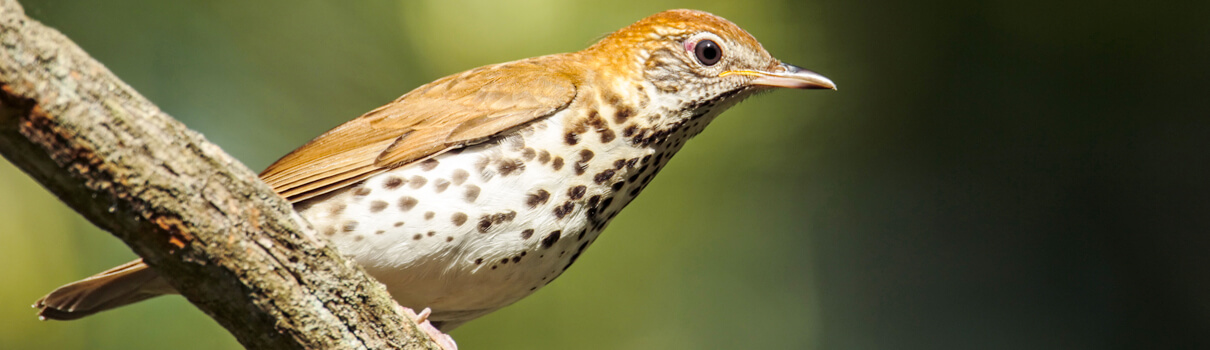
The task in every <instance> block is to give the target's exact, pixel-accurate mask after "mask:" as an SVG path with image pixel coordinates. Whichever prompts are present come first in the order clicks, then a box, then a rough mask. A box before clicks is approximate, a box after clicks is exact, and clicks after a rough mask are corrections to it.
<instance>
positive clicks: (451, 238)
mask: <svg viewBox="0 0 1210 350" xmlns="http://www.w3.org/2000/svg"><path fill="white" fill-rule="evenodd" d="M445 241H446V242H453V241H454V237H450V236H446V237H445Z"/></svg>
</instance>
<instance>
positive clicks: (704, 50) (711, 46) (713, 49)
mask: <svg viewBox="0 0 1210 350" xmlns="http://www.w3.org/2000/svg"><path fill="white" fill-rule="evenodd" d="M693 54H694V55H696V56H697V61H698V62H701V63H702V64H703V65H707V66H713V65H714V64H715V63H718V60H721V59H723V49H722V48H719V47H718V44H716V43H714V41H713V40H710V39H706V40H702V41H699V42H697V45H696V46H694V47H693Z"/></svg>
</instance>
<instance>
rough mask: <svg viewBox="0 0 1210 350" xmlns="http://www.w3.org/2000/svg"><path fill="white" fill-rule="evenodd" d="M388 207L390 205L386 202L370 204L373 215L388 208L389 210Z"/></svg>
mask: <svg viewBox="0 0 1210 350" xmlns="http://www.w3.org/2000/svg"><path fill="white" fill-rule="evenodd" d="M387 205H388V204H387V202H386V201H373V202H370V212H371V213H377V212H380V211H382V210H383V209H386V208H387Z"/></svg>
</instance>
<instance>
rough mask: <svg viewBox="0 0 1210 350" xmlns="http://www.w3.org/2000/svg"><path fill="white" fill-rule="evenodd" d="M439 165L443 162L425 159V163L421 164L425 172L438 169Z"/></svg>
mask: <svg viewBox="0 0 1210 350" xmlns="http://www.w3.org/2000/svg"><path fill="white" fill-rule="evenodd" d="M437 164H441V162H438V161H437V160H436V159H433V158H429V159H425V160H424V161H423V162H420V169H423V170H424V171H429V170H433V168H436V167H437Z"/></svg>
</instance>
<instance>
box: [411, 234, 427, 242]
mask: <svg viewBox="0 0 1210 350" xmlns="http://www.w3.org/2000/svg"><path fill="white" fill-rule="evenodd" d="M421 238H424V235H422V234H419V233H417V234H416V235H415V236H412V240H416V241H419V240H420V239H421Z"/></svg>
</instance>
